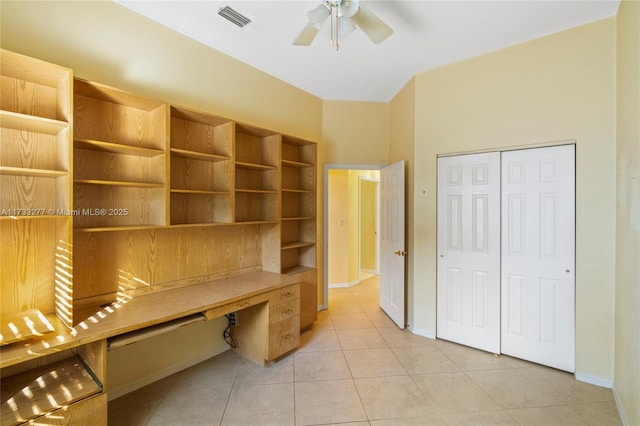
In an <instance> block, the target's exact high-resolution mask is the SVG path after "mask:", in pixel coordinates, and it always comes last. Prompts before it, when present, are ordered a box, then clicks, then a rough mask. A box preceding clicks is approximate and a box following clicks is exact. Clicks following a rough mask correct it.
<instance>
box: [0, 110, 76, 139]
mask: <svg viewBox="0 0 640 426" xmlns="http://www.w3.org/2000/svg"><path fill="white" fill-rule="evenodd" d="M0 127H3V128H7V129H14V130H20V131H29V132H37V133H45V134H48V135H57V134H58V133H60V132H61V131H63V130H64V129H66V128H68V127H69V123H68V122H66V121H60V120H53V119H51V118H45V117H39V116H36V115H27V114H20V113H17V112H11V111H4V110H0Z"/></svg>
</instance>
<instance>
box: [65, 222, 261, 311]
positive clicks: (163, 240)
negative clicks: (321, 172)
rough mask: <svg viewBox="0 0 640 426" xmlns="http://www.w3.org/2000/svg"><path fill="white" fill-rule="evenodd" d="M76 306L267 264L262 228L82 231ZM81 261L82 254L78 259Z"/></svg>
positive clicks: (78, 241)
mask: <svg viewBox="0 0 640 426" xmlns="http://www.w3.org/2000/svg"><path fill="white" fill-rule="evenodd" d="M74 244H75V246H74V249H75V251H76V253H81V256H82V259H83V261H82V262H76V264H75V270H74V274H75V277H74V279H75V281H77V282H82V286H77V287H76V289H75V292H74V299H75V301H76V304H81V301H82V299H85V298H92V297H96V296H100V295H112V297H113V298H114V300H115V298H116V297H117V293H118V292H131V291H133V290H140V289H144V288H147V287H153V286H155V285H160V284H163V283H167V282H175V281H178V280H186V281H188V280H190V279H193V278H196V277H199V276H203V275H208V274H216V273H228V274H230V273H232V272H233V271H236V270H240V269H247V268H252V267H259V266H260V265H261V262H262V259H261V242H260V231H259V228H258V227H257V226H256V225H252V226H228V227H210V226H204V227H180V228H169V229H167V228H157V229H152V230H137V231H129V232H100V233H82V232H77V233H76V234H75V236H74ZM77 256H79V255H77Z"/></svg>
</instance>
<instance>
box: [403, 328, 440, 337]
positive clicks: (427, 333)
mask: <svg viewBox="0 0 640 426" xmlns="http://www.w3.org/2000/svg"><path fill="white" fill-rule="evenodd" d="M407 328H408V329H409V331H410V332H412V333H413V334H415V335H417V336H422V337H426V338H427V339H433V340H435V339H436V333H434V332H432V331H429V330H423V329H420V328H415V327H413V326H411V325H407Z"/></svg>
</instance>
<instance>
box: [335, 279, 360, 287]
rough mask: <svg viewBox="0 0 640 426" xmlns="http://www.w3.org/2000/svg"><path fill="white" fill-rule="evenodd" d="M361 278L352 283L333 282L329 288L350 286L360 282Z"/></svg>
mask: <svg viewBox="0 0 640 426" xmlns="http://www.w3.org/2000/svg"><path fill="white" fill-rule="evenodd" d="M360 282H361V281H360V280H355V281H351V282H350V283H331V284H329V288H349V287H353V286H354V285H358V284H360Z"/></svg>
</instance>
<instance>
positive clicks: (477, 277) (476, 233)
mask: <svg viewBox="0 0 640 426" xmlns="http://www.w3.org/2000/svg"><path fill="white" fill-rule="evenodd" d="M437 222H438V238H437V239H438V243H437V245H438V247H437V248H438V270H437V290H438V292H437V298H438V300H437V306H438V312H437V332H436V334H437V336H438V338H441V339H445V340H450V341H453V342H457V343H461V344H464V345H467V346H472V347H475V348H478V349H483V350H485V351H489V352H493V353H499V352H500V153H498V152H492V153H485V154H472V155H459V156H454V157H443V158H439V159H438V219H437Z"/></svg>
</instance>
